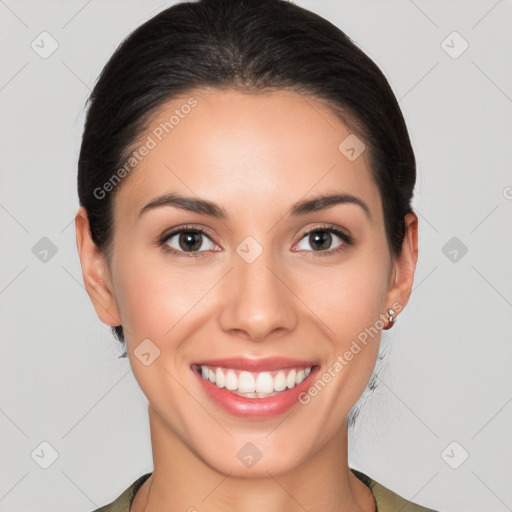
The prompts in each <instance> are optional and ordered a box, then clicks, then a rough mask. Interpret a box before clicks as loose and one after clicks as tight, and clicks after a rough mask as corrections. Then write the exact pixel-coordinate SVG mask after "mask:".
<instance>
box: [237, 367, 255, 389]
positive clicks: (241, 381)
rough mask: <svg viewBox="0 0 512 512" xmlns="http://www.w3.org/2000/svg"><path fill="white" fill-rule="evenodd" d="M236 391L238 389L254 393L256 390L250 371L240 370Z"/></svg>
mask: <svg viewBox="0 0 512 512" xmlns="http://www.w3.org/2000/svg"><path fill="white" fill-rule="evenodd" d="M238 391H240V393H254V392H255V391H256V387H255V382H254V377H253V376H252V373H249V372H240V375H239V376H238Z"/></svg>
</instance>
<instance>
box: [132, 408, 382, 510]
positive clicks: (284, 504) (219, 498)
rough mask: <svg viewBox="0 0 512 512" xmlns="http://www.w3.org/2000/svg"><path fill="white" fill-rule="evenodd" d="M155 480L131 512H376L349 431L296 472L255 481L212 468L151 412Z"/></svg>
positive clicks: (344, 430) (146, 486) (146, 485)
mask: <svg viewBox="0 0 512 512" xmlns="http://www.w3.org/2000/svg"><path fill="white" fill-rule="evenodd" d="M149 419H150V430H151V442H152V447H153V463H154V470H153V474H152V475H151V476H150V477H149V478H148V479H147V480H146V482H145V483H144V484H143V486H142V487H141V489H139V491H138V492H137V494H136V496H135V499H134V500H133V503H132V506H131V509H130V512H156V511H158V510H168V511H175V510H181V511H188V512H201V511H202V510H208V511H210V512H225V511H226V510H230V511H233V512H238V511H244V512H256V511H257V512H259V511H261V510H265V511H268V512H295V511H297V512H299V511H300V512H303V511H304V510H308V511H309V512H314V511H323V512H325V511H329V512H348V511H350V512H374V511H375V510H376V506H375V499H374V497H373V495H372V493H371V491H370V489H369V488H368V487H367V486H366V485H365V484H364V483H363V482H361V481H360V480H359V479H358V478H357V477H356V476H355V475H354V474H353V473H352V472H351V471H350V468H349V466H348V458H347V425H346V422H344V424H343V428H341V429H340V431H339V433H338V434H337V435H336V436H335V437H334V438H332V439H331V440H330V441H329V442H328V443H327V444H326V445H325V446H324V447H323V448H322V449H321V450H320V451H319V452H317V453H316V454H314V455H313V456H312V457H311V458H310V459H308V460H307V461H306V462H305V463H303V464H301V465H299V466H296V467H295V468H294V469H293V470H292V471H289V472H286V473H281V474H278V475H277V474H271V472H267V476H263V477H255V478H243V477H233V476H232V475H231V476H230V475H229V474H228V475H226V474H224V473H221V472H219V471H217V470H216V469H214V468H212V467H211V466H210V465H208V464H206V463H205V462H204V461H203V460H202V459H201V458H200V457H199V456H198V455H197V454H196V453H194V452H193V451H191V450H190V449H189V448H188V447H187V446H186V445H185V444H184V443H183V442H182V441H181V439H179V438H178V437H177V436H176V435H175V434H174V433H173V432H171V431H170V430H169V429H168V427H167V426H166V425H165V424H164V423H163V422H162V421H161V419H160V417H159V416H158V415H157V414H156V413H155V411H154V410H153V409H152V408H151V406H150V407H149Z"/></svg>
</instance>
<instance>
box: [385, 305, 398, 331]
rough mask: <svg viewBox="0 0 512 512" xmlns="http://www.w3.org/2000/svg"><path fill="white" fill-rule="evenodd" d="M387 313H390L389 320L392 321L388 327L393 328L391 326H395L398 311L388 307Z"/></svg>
mask: <svg viewBox="0 0 512 512" xmlns="http://www.w3.org/2000/svg"><path fill="white" fill-rule="evenodd" d="M387 313H388V315H389V322H390V323H389V326H388V327H387V329H391V327H393V325H394V324H395V322H396V313H395V312H394V311H393V310H392V309H388V311H387Z"/></svg>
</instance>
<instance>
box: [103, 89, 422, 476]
mask: <svg viewBox="0 0 512 512" xmlns="http://www.w3.org/2000/svg"><path fill="white" fill-rule="evenodd" d="M191 98H193V99H191ZM186 105H188V107H187V106H186ZM171 116H174V117H171ZM166 123H167V124H166ZM348 136H351V138H349V139H347V137H348ZM346 139H347V140H346ZM344 141H345V142H344ZM340 144H341V149H340ZM359 144H360V142H358V140H357V139H354V138H353V135H351V132H350V131H349V129H348V128H347V127H345V126H344V124H342V123H341V122H340V121H339V120H338V119H337V118H336V117H335V116H334V115H333V114H332V113H331V111H330V110H328V109H327V108H326V107H324V106H322V105H321V104H320V103H318V102H316V101H314V100H313V99H306V98H304V97H303V96H300V95H298V94H297V93H294V92H289V91H286V92H285V91H279V92H274V93H272V94H265V95H263V94H260V95H249V94H243V93H239V92H235V91H229V92H226V91H219V90H209V91H207V90H201V91H195V92H194V93H191V94H190V95H184V96H182V97H180V98H178V99H173V100H172V101H170V102H168V103H167V104H166V106H165V108H162V109H161V110H160V111H159V112H158V114H157V115H156V116H155V117H154V118H153V119H152V121H151V123H150V125H149V126H148V128H147V131H146V133H145V134H144V136H143V137H142V138H141V143H140V145H139V146H137V147H142V146H143V145H145V146H146V148H148V149H147V151H146V150H141V151H139V157H140V162H139V163H138V165H137V166H136V167H135V168H134V169H133V170H131V172H130V173H129V175H127V176H125V177H124V178H123V179H124V180H125V182H121V184H120V185H118V187H119V190H118V191H117V193H116V195H115V202H114V238H113V253H112V254H113V256H112V262H111V266H110V267H109V270H110V271H111V273H110V274H109V282H108V283H107V285H108V286H111V291H112V297H113V302H112V306H111V308H110V313H111V316H108V319H107V316H106V314H105V313H104V310H103V313H102V312H101V308H97V311H98V314H99V315H100V317H102V315H103V318H104V319H105V320H104V321H105V322H106V323H109V324H110V325H118V324H122V325H123V327H124V331H125V335H126V342H127V350H128V354H129V358H130V363H131V366H132V369H133V373H134V375H135V377H136V379H137V381H138V383H139V385H140V386H141V388H142V390H143V392H144V394H145V395H146V397H147V399H148V401H149V406H150V417H151V420H152V422H153V425H152V428H154V429H156V430H158V432H159V433H160V434H162V435H163V436H167V437H169V436H170V437H169V438H172V439H175V440H179V442H180V444H181V445H182V446H184V447H185V449H186V450H189V451H191V452H192V453H193V454H195V455H196V456H197V457H198V458H199V459H200V460H202V461H203V462H205V463H207V464H208V465H209V466H211V467H213V468H216V469H217V470H219V471H222V472H224V473H231V474H232V475H237V474H239V475H248V474H250V475H257V474H261V475H264V474H265V472H266V471H269V472H271V473H272V474H273V475H277V474H279V473H281V472H284V471H288V470H290V469H291V468H293V467H295V466H297V465H298V464H300V463H302V462H306V461H307V460H308V459H310V458H312V457H313V456H315V455H316V454H318V453H320V451H321V450H322V449H325V448H326V446H328V443H332V442H333V440H335V439H337V438H340V435H342V433H343V431H344V429H345V428H346V417H347V415H348V413H349V411H350V409H351V408H352V406H353V405H354V404H355V402H356V401H357V399H358V398H359V397H360V395H361V393H362V392H363V390H364V388H365V386H366V384H367V382H368V380H369V378H370V376H371V373H372V370H373V368H374V364H375V361H376V358H377V354H378V348H379V341H380V331H381V329H382V326H383V325H386V323H387V317H385V316H384V313H385V311H386V309H388V308H390V307H393V305H394V307H395V310H396V309H398V311H399V310H400V309H401V308H402V307H403V306H404V305H405V303H406V302H407V299H408V293H410V284H411V282H412V277H411V276H410V272H409V273H407V271H406V269H405V267H406V264H404V272H402V275H405V277H403V278H402V281H399V280H398V275H397V274H396V273H395V271H396V270H400V268H401V267H400V266H399V265H400V261H399V260H397V261H393V260H392V259H391V256H390V253H389V248H388V245H387V242H386V237H385V230H384V223H383V212H382V204H381V200H380V196H379V191H378V189H377V187H376V185H375V184H374V182H373V181H372V178H371V174H370V171H369V167H368V160H367V152H366V151H364V150H363V147H362V146H360V145H359ZM350 148H354V150H353V151H352V150H351V149H350ZM361 150H363V151H362V153H361V154H360V155H359V156H358V153H359V152H360V151H361ZM143 155H145V156H143ZM171 194H172V195H175V196H183V197H186V198H188V199H189V201H190V202H191V203H189V205H188V206H187V204H186V203H184V202H182V203H181V205H182V206H183V205H184V206H186V207H180V203H179V202H175V203H174V204H171V203H170V202H168V203H166V202H165V200H162V201H160V202H159V203H158V201H159V198H161V197H162V196H166V195H171ZM330 195H333V196H334V195H350V196H353V197H354V198H356V199H355V200H354V201H353V202H336V201H331V202H326V203H324V204H323V205H322V203H320V202H318V203H317V204H316V206H318V207H319V208H316V207H315V203H311V204H310V203H309V201H311V200H312V199H314V198H317V197H319V196H330ZM155 201H157V203H156V205H155V204H154V205H153V207H147V208H145V207H146V206H147V205H150V204H151V203H154V202H155ZM202 201H207V202H208V205H213V204H215V205H216V206H215V207H212V206H208V207H207V206H204V205H203V206H202V207H200V208H199V206H201V203H200V202H202ZM192 202H194V204H195V205H196V206H197V207H198V208H196V207H194V208H193V207H192ZM305 202H307V203H308V204H309V206H308V207H305V208H297V205H301V204H304V203H305ZM320 206H321V208H320ZM196 210H199V211H196ZM294 210H296V211H294ZM221 212H222V213H223V216H221V215H220V213H221ZM197 229H201V230H203V231H204V233H203V234H201V233H199V234H198V233H197V232H196V233H194V231H193V230H197ZM313 229H315V230H318V231H317V232H313V233H312V234H309V235H308V234H307V233H308V232H309V231H311V230H313ZM332 229H334V230H335V231H332ZM179 230H182V232H181V233H180V232H178V233H177V234H173V235H171V233H172V232H174V231H179ZM337 231H339V232H341V235H340V234H338V233H337ZM169 235H171V236H169ZM409 263H410V261H409ZM407 268H408V269H409V270H411V268H410V266H409V267H407ZM412 270H414V269H412ZM397 282H398V285H397ZM105 297H106V295H105ZM105 297H104V303H103V304H104V305H105V303H106V302H108V299H107V298H105ZM363 340H364V341H363ZM350 354H352V356H350ZM219 360H223V361H219ZM336 362H338V364H336ZM200 363H203V365H204V366H205V369H204V370H201V368H200V367H198V366H197V365H199V364H200ZM208 367H210V368H209V370H210V371H208ZM217 367H220V368H221V369H220V370H219V371H217ZM311 367H312V369H311ZM305 368H310V369H311V373H309V372H310V370H309V369H307V370H305ZM301 370H302V372H301ZM203 371H204V374H205V376H206V377H207V378H208V376H210V377H215V381H216V383H215V384H214V383H212V382H208V381H207V379H203V377H202V373H203ZM308 373H309V376H307V374H308ZM305 376H306V380H304V381H302V382H300V381H301V379H303V378H304V377H305ZM294 377H295V378H294ZM315 381H317V386H316V393H315V391H312V392H309V393H308V389H310V388H311V386H313V384H314V383H315ZM319 381H321V382H320V383H318V382H319ZM297 382H299V384H298V385H297ZM251 386H257V390H259V392H260V393H263V394H261V395H260V396H261V398H258V396H257V395H250V396H253V398H245V397H241V396H239V395H237V394H236V393H237V392H238V393H240V392H242V391H247V390H249V391H247V392H250V390H251V389H256V388H251ZM226 387H228V388H231V389H230V390H228V389H226ZM234 387H236V389H233V388H234ZM283 387H284V388H285V389H284V390H283ZM276 389H278V390H280V391H277V392H276V391H275V390H276ZM237 390H238V391H237ZM255 392H256V391H255ZM268 393H273V394H274V395H273V396H270V397H268V395H267V394H268ZM163 438H164V437H162V439H163ZM251 458H252V459H251ZM258 458H259V459H260V460H258V462H257V464H254V468H253V467H252V464H253V463H254V462H250V460H253V461H255V460H257V459H258Z"/></svg>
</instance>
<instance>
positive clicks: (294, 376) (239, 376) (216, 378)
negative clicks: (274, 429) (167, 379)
mask: <svg viewBox="0 0 512 512" xmlns="http://www.w3.org/2000/svg"><path fill="white" fill-rule="evenodd" d="M314 366H315V365H312V366H307V367H293V368H282V369H278V370H273V371H264V372H249V371H245V370H239V369H236V368H225V367H221V366H209V365H204V364H201V365H199V364H194V365H192V368H193V370H194V371H195V372H196V373H197V374H198V375H199V376H200V377H201V378H202V379H204V380H206V381H209V382H211V383H212V384H214V385H215V386H216V387H218V388H219V389H226V390H227V391H230V392H231V393H233V394H234V395H238V396H241V397H244V398H269V397H272V396H275V395H278V394H280V393H282V392H283V391H286V390H290V389H293V388H295V387H296V386H298V385H299V384H300V383H301V382H303V381H304V380H305V379H307V377H308V376H309V375H310V374H311V370H312V369H313V368H314Z"/></svg>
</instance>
